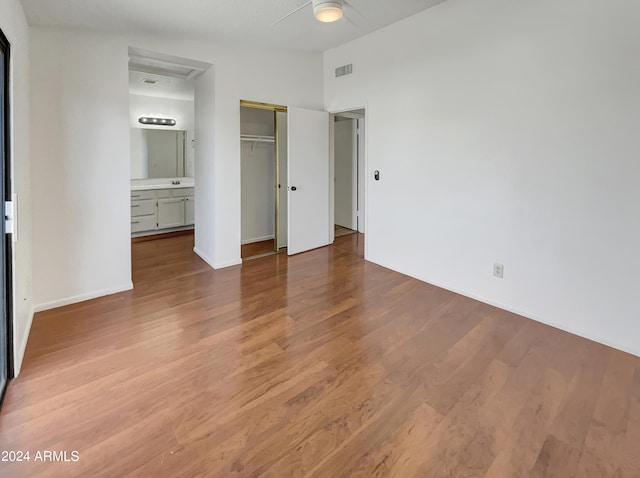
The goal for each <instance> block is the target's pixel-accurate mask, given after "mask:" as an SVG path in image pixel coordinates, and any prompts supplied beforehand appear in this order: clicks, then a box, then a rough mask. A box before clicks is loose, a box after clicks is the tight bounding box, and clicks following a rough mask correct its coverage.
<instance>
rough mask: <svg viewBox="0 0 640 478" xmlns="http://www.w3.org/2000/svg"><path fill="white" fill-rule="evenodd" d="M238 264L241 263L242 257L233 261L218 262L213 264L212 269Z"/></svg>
mask: <svg viewBox="0 0 640 478" xmlns="http://www.w3.org/2000/svg"><path fill="white" fill-rule="evenodd" d="M240 264H242V259H235V260H233V261H227V262H218V263H216V264H214V266H213V268H214V269H224V268H226V267H233V266H239V265H240Z"/></svg>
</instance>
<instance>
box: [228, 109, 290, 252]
mask: <svg viewBox="0 0 640 478" xmlns="http://www.w3.org/2000/svg"><path fill="white" fill-rule="evenodd" d="M243 107H244V108H254V109H258V110H267V111H273V122H274V123H273V127H274V131H273V135H274V143H273V147H274V149H275V159H276V164H275V171H276V175H275V176H276V181H275V184H274V185H273V186H274V188H275V206H276V207H275V209H276V213H275V217H274V221H275V228H274V238H273V245H274V252H275V253H278V252H280V243H281V242H280V191H279V185H280V174H281V173H282V171H280V148H279V139H278V138H279V135H278V133H279V126H278V113H285V114H286V113H288V112H289V108H288V107H287V106H282V105H276V104H272V103H261V102H259V101H251V100H240V108H243ZM241 134H242V132H241ZM240 156H241V158H240V160H241V161H242V153H241V154H240ZM285 174H286V172H285ZM240 187H242V177H240ZM240 215H242V204H241V205H240ZM240 224H241V226H240V248H241V249H242V220H241V221H240ZM287 227H288V226H287Z"/></svg>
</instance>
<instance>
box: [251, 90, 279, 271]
mask: <svg viewBox="0 0 640 478" xmlns="http://www.w3.org/2000/svg"><path fill="white" fill-rule="evenodd" d="M286 116H287V114H286V109H285V108H282V107H277V106H269V105H260V104H250V103H246V102H243V103H242V104H241V107H240V133H241V136H240V143H241V181H242V182H241V201H242V202H241V204H242V221H241V228H242V229H241V240H242V258H243V259H246V258H249V257H255V256H261V255H266V254H272V253H276V252H279V251H280V250H282V249H283V248H285V247H286V245H287V244H286V237H287V183H286V177H287V142H286V134H287V127H286Z"/></svg>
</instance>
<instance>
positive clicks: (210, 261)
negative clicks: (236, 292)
mask: <svg viewBox="0 0 640 478" xmlns="http://www.w3.org/2000/svg"><path fill="white" fill-rule="evenodd" d="M193 252H195V253H196V254H197V255H198V257H200V259H202V260H203V261H205V262H206V263H207V264H208V265H209V266H210V267H211V268H212V269H215V267H214V265H213V260H212V259H210V258H209V257H208V256H207V255H206V254H205V253H204V252H202V251H201V250H200V249H198V248H197V247H194V248H193Z"/></svg>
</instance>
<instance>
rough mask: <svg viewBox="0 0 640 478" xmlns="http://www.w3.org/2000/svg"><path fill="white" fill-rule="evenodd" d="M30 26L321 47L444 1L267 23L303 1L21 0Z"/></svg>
mask: <svg viewBox="0 0 640 478" xmlns="http://www.w3.org/2000/svg"><path fill="white" fill-rule="evenodd" d="M21 1H22V5H23V7H24V10H25V13H26V15H27V19H28V21H29V23H30V24H31V25H34V26H46V27H63V28H82V29H91V30H98V31H108V32H119V33H122V32H139V33H155V34H158V33H160V34H171V35H178V36H183V37H185V38H197V39H203V40H210V41H215V42H234V43H242V44H253V45H264V46H271V47H276V48H285V49H295V50H305V51H324V50H327V49H329V48H333V47H335V46H338V45H341V44H342V43H345V42H347V41H350V40H353V39H355V38H358V37H360V36H363V35H365V34H367V33H369V32H372V31H374V30H377V29H379V28H382V27H384V26H386V25H390V24H391V23H395V22H397V21H398V20H401V19H403V18H406V17H409V16H411V15H414V14H415V13H418V12H420V11H422V10H426V9H427V8H430V7H432V6H434V5H437V4H439V3H441V2H443V1H444V0H349V1H350V3H351V4H353V5H354V7H356V8H357V9H358V11H359V12H360V13H362V16H359V15H358V14H357V13H356V12H354V11H353V10H349V9H347V10H346V16H347V17H348V18H349V19H350V20H352V21H353V22H354V23H355V24H356V25H352V24H351V23H349V21H347V20H345V19H342V20H340V21H338V22H336V23H328V24H325V23H321V22H318V21H316V20H315V19H314V18H313V11H312V8H311V6H308V7H306V8H304V9H303V10H301V11H299V12H298V13H296V14H295V15H292V16H291V17H289V18H288V19H287V20H285V21H284V22H282V23H280V24H278V25H276V26H273V27H272V26H271V24H272V23H273V22H275V21H276V20H278V19H280V18H281V17H283V16H284V15H286V14H287V13H289V12H290V11H292V10H294V9H295V8H297V7H299V6H300V5H302V4H304V3H305V1H306V0H206V1H203V0H21Z"/></svg>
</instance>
